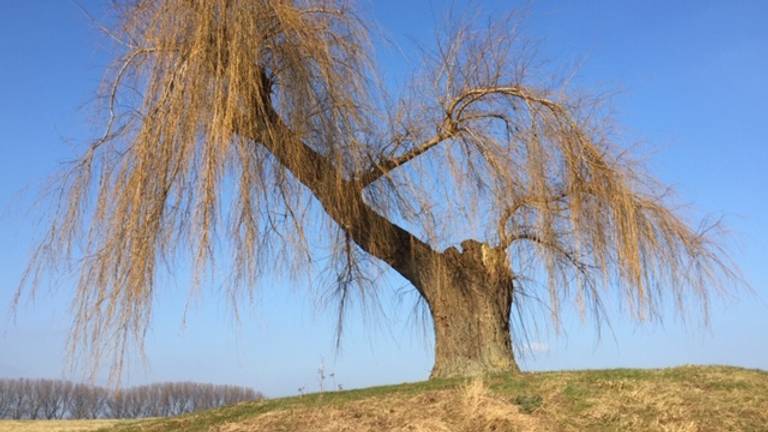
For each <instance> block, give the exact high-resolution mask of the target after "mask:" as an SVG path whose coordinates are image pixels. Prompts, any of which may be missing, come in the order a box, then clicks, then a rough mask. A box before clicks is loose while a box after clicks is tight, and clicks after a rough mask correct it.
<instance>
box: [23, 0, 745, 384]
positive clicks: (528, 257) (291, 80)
mask: <svg viewBox="0 0 768 432" xmlns="http://www.w3.org/2000/svg"><path fill="white" fill-rule="evenodd" d="M120 16H121V19H120V21H119V24H118V26H116V28H114V29H113V30H110V33H109V34H110V35H111V36H112V37H113V38H115V39H116V40H119V41H120V44H121V47H122V48H121V52H120V55H119V58H118V59H117V61H116V62H115V65H114V67H113V68H112V69H110V72H109V74H108V77H109V79H108V81H107V83H106V85H105V86H104V88H105V92H104V95H105V100H106V110H105V127H106V130H105V132H104V133H103V135H102V136H101V137H100V138H99V139H97V140H95V141H94V142H93V143H92V144H91V145H90V146H89V147H88V148H87V149H86V150H85V151H84V154H82V156H81V157H80V158H79V159H78V160H77V161H76V162H75V163H73V164H72V165H71V167H70V169H69V171H67V173H66V175H65V176H63V177H62V180H61V183H60V184H61V185H62V193H61V195H60V197H61V198H60V200H59V205H58V213H57V214H56V217H55V218H54V220H53V223H52V225H51V227H50V231H49V234H48V236H47V237H46V238H45V240H44V241H43V242H42V243H41V245H40V247H39V249H38V252H37V254H36V255H35V257H34V259H33V260H32V266H31V267H30V273H29V277H30V278H31V279H35V278H36V276H37V275H40V274H41V273H42V272H43V271H45V270H46V269H48V268H49V267H50V266H51V265H54V266H55V265H57V264H58V263H61V262H62V261H68V260H76V261H75V262H76V263H77V265H78V266H79V267H78V269H79V275H80V276H79V283H78V285H77V289H76V294H75V298H74V310H75V317H76V319H75V326H74V330H73V337H72V343H73V346H75V347H85V346H87V347H89V348H90V352H92V353H93V354H94V355H95V357H96V358H101V357H102V356H106V355H110V354H111V355H113V356H114V358H115V359H116V365H117V367H118V368H119V367H120V366H121V365H122V362H123V358H124V354H125V353H126V350H127V349H128V347H129V344H130V343H131V342H136V343H138V344H141V341H142V339H143V335H144V333H145V332H146V328H147V327H146V326H147V323H148V322H149V318H150V315H151V307H152V298H153V293H154V292H155V290H156V289H158V288H161V287H158V283H157V278H158V276H157V274H158V267H159V265H160V263H162V262H164V261H166V260H168V261H170V262H173V260H174V259H176V258H177V257H179V256H180V255H186V256H187V257H188V258H189V259H190V260H191V262H192V263H193V264H194V269H195V275H196V276H194V277H193V279H194V281H199V279H200V276H201V275H202V274H204V273H206V271H207V269H210V268H211V267H212V265H213V259H214V257H216V256H219V255H221V254H222V253H226V254H229V253H231V254H232V256H231V257H230V256H228V255H227V257H226V258H225V259H223V261H224V262H225V263H227V264H228V268H229V272H228V283H227V286H228V287H230V288H229V289H230V290H231V291H230V293H231V294H232V295H233V296H237V295H238V293H241V292H243V293H247V292H249V291H250V290H252V289H255V288H256V287H258V286H259V280H260V277H261V276H263V274H264V272H265V270H267V269H274V268H290V269H294V271H295V270H296V269H298V270H302V269H310V268H314V266H316V265H317V263H318V262H323V263H327V265H328V269H329V270H330V271H332V274H333V275H335V276H334V277H333V278H332V283H333V288H334V291H335V293H336V295H337V299H338V301H339V306H340V310H341V311H342V312H343V310H344V308H345V307H346V305H347V304H348V303H349V302H350V301H352V300H353V298H354V297H353V296H358V295H362V296H365V295H369V294H371V293H374V294H375V292H376V290H378V289H380V284H378V282H379V280H380V279H379V277H380V275H381V271H380V270H382V269H384V270H394V272H397V273H398V274H399V275H400V276H402V277H403V278H405V279H406V280H407V281H408V282H410V284H411V285H412V286H413V288H414V289H415V292H417V293H418V297H419V298H420V299H421V301H423V304H424V305H426V307H427V310H428V312H429V314H430V316H431V318H432V323H433V326H434V334H435V364H434V368H433V370H432V377H447V376H456V375H467V374H476V373H482V372H488V371H502V370H504V371H518V367H517V364H516V362H515V358H514V355H513V341H512V338H511V332H510V325H511V324H510V321H511V319H512V318H513V313H515V312H516V311H522V310H525V308H526V307H528V306H529V304H527V301H529V299H530V298H531V297H538V298H540V299H543V300H545V301H546V305H547V309H548V310H549V314H551V318H552V319H553V320H554V322H555V323H557V322H558V318H559V316H560V313H561V309H562V308H561V306H560V304H561V302H562V301H563V300H565V299H567V300H570V301H573V302H576V304H578V305H579V307H580V308H581V309H582V310H586V311H590V310H593V311H596V312H597V313H598V314H599V311H600V309H601V307H602V306H601V304H602V302H603V298H604V297H605V295H606V294H607V293H611V292H617V293H618V298H620V299H622V300H623V302H624V303H625V304H626V307H627V310H629V311H631V313H632V316H633V317H634V318H637V319H647V318H652V317H655V316H657V314H658V313H659V311H660V308H661V306H662V305H663V304H664V302H663V300H665V299H666V300H672V301H673V302H674V304H675V305H676V306H678V307H680V308H682V307H683V306H685V305H686V304H688V303H690V302H692V301H694V302H696V303H697V304H701V305H703V306H704V307H705V310H706V305H707V299H708V296H709V295H710V294H711V293H712V292H713V290H718V289H721V288H722V287H724V286H725V285H724V283H725V282H727V281H728V280H730V279H732V278H733V277H734V273H733V271H732V269H731V267H730V266H729V265H725V264H724V255H723V253H722V251H721V250H720V248H719V247H718V245H717V244H716V243H715V242H713V241H711V239H710V237H709V235H708V234H707V233H708V232H709V231H708V230H707V229H704V230H697V229H694V228H692V227H691V226H690V225H688V224H687V223H686V222H685V221H684V220H683V219H682V218H681V217H680V216H679V215H678V214H676V213H675V212H674V211H673V210H672V209H671V207H670V206H669V204H666V203H665V202H666V200H667V198H666V197H665V194H666V193H665V192H664V193H662V192H661V191H666V189H665V188H663V187H660V186H659V185H658V184H657V183H656V182H654V180H653V179H652V178H651V177H649V176H648V175H647V174H645V173H644V171H643V169H642V166H640V165H639V164H637V163H635V162H633V161H632V160H630V159H628V158H627V155H626V152H625V151H624V150H623V147H621V146H620V143H618V142H617V141H618V140H617V139H616V137H615V136H614V134H613V133H612V130H611V128H610V126H609V122H608V121H607V119H606V117H605V115H604V110H602V109H601V108H600V107H599V104H596V103H595V100H594V99H591V98H588V97H583V96H574V95H573V94H572V93H571V92H569V91H567V90H566V89H564V88H563V86H559V85H558V86H555V85H552V84H551V82H550V81H549V80H546V79H542V78H541V74H540V72H539V71H537V70H536V68H534V67H533V62H532V60H531V56H530V55H529V50H528V49H527V45H526V43H525V42H524V40H523V39H522V38H521V37H520V35H518V33H517V27H516V26H515V25H514V21H510V20H501V21H499V22H498V23H496V24H491V25H486V26H483V27H476V26H472V25H457V26H454V27H452V29H451V30H450V31H448V32H446V33H445V34H441V35H440V36H439V38H438V39H439V43H438V44H437V47H436V48H435V49H434V50H433V51H432V52H425V53H424V56H423V59H421V61H420V62H419V66H418V70H417V71H415V72H414V74H413V79H412V81H411V82H409V83H407V84H406V85H405V86H404V87H403V89H402V91H399V92H398V95H397V96H396V97H391V96H388V95H387V94H386V93H385V91H384V90H383V88H384V87H385V86H383V85H381V84H380V82H381V81H380V80H379V79H378V78H376V77H379V76H380V75H379V74H378V73H377V70H376V69H375V62H374V61H373V57H374V54H375V53H374V50H373V49H372V46H373V44H372V43H371V42H370V34H369V32H368V30H367V27H366V23H365V22H364V21H363V20H362V19H361V18H360V16H359V15H356V14H355V11H354V9H352V8H351V7H350V6H349V5H347V4H346V3H344V2H342V1H332V0H328V1H308V0H307V1H302V0H296V1H290V0H269V1H267V0H261V1H256V0H206V1H188V0H163V1H160V0H139V1H134V2H129V3H127V4H124V5H122V6H121V9H120ZM318 216H320V217H318ZM328 250H331V251H332V252H333V253H332V254H331V256H332V259H330V260H322V259H319V258H317V257H316V255H318V253H322V254H325V255H327V251H328ZM318 251H321V252H318ZM279 264H287V265H283V266H280V265H279ZM194 281H193V282H194ZM536 292H538V294H535V293H536ZM548 319H549V318H548Z"/></svg>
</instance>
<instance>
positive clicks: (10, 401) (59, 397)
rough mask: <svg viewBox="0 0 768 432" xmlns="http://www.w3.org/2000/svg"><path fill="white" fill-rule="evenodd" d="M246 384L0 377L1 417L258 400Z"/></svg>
mask: <svg viewBox="0 0 768 432" xmlns="http://www.w3.org/2000/svg"><path fill="white" fill-rule="evenodd" d="M262 398H263V396H262V395H261V393H258V392H256V391H254V390H253V389H250V388H247V387H239V386H230V385H213V384H198V383H187V382H184V383H158V384H150V385H144V386H138V387H131V388H127V389H122V390H120V391H110V390H107V389H105V388H103V387H97V386H92V385H87V384H76V383H72V382H70V381H63V380H50V379H24V378H21V379H0V419H3V418H5V419H17V420H18V419H65V418H71V419H95V418H140V417H168V416H176V415H180V414H184V413H188V412H192V411H198V410H204V409H211V408H218V407H221V406H224V405H231V404H235V403H237V402H242V401H250V400H259V399H262Z"/></svg>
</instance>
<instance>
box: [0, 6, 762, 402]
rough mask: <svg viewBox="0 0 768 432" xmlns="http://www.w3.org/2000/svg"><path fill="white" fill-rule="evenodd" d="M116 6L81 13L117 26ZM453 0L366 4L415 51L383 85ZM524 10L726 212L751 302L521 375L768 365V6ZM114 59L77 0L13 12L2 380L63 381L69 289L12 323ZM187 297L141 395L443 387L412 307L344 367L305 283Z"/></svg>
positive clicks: (162, 321) (624, 335) (348, 348)
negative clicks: (56, 196)
mask: <svg viewBox="0 0 768 432" xmlns="http://www.w3.org/2000/svg"><path fill="white" fill-rule="evenodd" d="M101 3H106V2H97V1H95V0H94V1H84V2H83V4H84V5H85V7H86V8H87V9H89V10H90V11H91V12H92V13H93V15H95V16H96V17H105V16H106V15H105V11H104V10H103V9H102V7H103V6H102V5H101ZM450 3H456V4H457V6H456V7H457V9H458V10H460V11H466V10H467V7H466V6H464V5H463V4H464V3H463V2H450V1H439V0H432V1H420V0H415V1H414V0H410V1H407V2H406V1H402V0H396V1H387V2H383V1H382V2H378V1H377V2H374V1H373V0H365V1H364V2H363V3H362V5H361V7H362V9H363V10H364V11H365V14H366V15H369V16H371V17H373V18H374V19H375V20H376V22H377V24H378V28H379V31H381V32H383V33H385V34H386V35H387V36H388V37H390V38H391V39H392V41H393V42H394V43H395V44H397V45H398V46H399V47H400V48H401V49H402V52H401V53H400V54H398V53H397V52H396V50H394V49H391V48H390V49H389V50H387V52H386V53H383V54H382V56H381V57H382V59H384V60H385V62H384V64H382V67H383V69H384V73H385V75H386V74H392V76H403V74H405V73H407V71H408V69H407V68H408V62H409V61H411V62H412V61H413V59H408V56H409V55H411V54H412V53H414V52H415V50H414V47H415V44H416V43H418V44H420V45H422V46H426V47H429V46H430V44H431V43H432V41H433V38H432V32H433V28H434V25H435V23H438V22H441V20H442V19H441V17H442V16H443V14H444V11H445V10H446V8H447V7H448V5H450ZM508 3H512V2H507V1H501V0H499V1H491V0H487V1H477V2H474V6H473V7H471V10H473V11H476V10H480V11H481V13H490V14H493V13H498V12H499V11H502V10H504V8H505V7H506V6H505V5H506V4H508ZM528 14H529V17H528V19H527V21H526V24H525V28H526V30H527V32H528V35H529V36H531V37H532V38H535V39H537V40H540V41H541V57H542V58H543V59H545V60H547V61H549V62H550V63H551V64H552V65H553V66H562V67H564V68H565V69H568V68H569V67H571V66H573V65H574V64H579V65H580V67H579V72H578V76H577V78H576V83H577V86H578V87H580V88H583V89H596V90H600V91H611V92H615V93H616V96H615V97H614V98H613V107H614V109H615V113H616V117H617V118H618V119H619V122H620V123H621V125H622V126H623V127H624V132H625V136H627V137H629V138H630V141H631V142H635V141H639V142H642V143H644V147H643V149H644V153H643V155H644V156H646V158H647V160H648V164H649V166H650V169H651V171H652V172H653V173H655V174H656V175H657V176H658V177H659V178H660V179H662V181H664V182H665V183H668V184H671V185H673V186H675V188H676V189H677V191H678V192H679V196H680V197H681V200H682V201H683V202H684V203H690V204H691V205H692V208H694V209H695V211H691V214H693V215H698V216H701V215H715V216H724V217H725V221H726V223H727V225H728V226H729V228H730V230H731V237H730V239H729V240H728V243H727V245H728V247H729V250H730V251H731V255H732V257H733V259H734V260H735V261H736V262H737V263H738V264H739V265H740V266H741V269H742V271H743V273H744V276H745V278H746V280H747V281H748V282H749V284H750V285H751V286H752V287H753V289H754V291H755V294H754V295H750V294H746V293H742V294H740V295H737V296H736V297H733V298H725V299H724V298H717V299H715V301H714V303H713V305H712V316H711V325H710V327H709V328H704V327H702V326H701V324H700V320H697V319H695V318H694V319H692V320H689V321H687V322H685V323H683V322H681V321H680V320H678V319H675V318H674V316H673V315H672V314H668V315H667V318H666V320H665V322H664V325H663V326H661V325H656V324H653V325H638V324H637V323H634V322H631V321H629V320H628V319H627V318H626V317H624V316H623V313H622V311H621V310H619V309H618V308H612V309H611V312H612V313H611V315H610V319H611V323H612V326H613V334H611V333H610V332H609V331H605V332H604V334H603V337H602V340H601V341H599V342H598V340H597V337H596V334H595V332H594V330H593V328H592V326H591V324H590V323H581V322H579V320H578V319H577V318H576V317H573V316H570V315H568V316H566V323H565V324H566V325H565V333H564V334H561V335H560V336H556V335H553V334H551V333H550V332H548V331H546V330H545V331H542V332H541V333H540V334H538V335H535V336H534V339H535V341H536V343H535V344H534V346H535V348H536V350H535V351H536V352H535V353H528V354H526V355H523V356H522V358H521V363H522V366H523V368H524V369H526V370H550V369H581V368H605V367H660V366H673V365H680V364H689V363H697V364H707V363H718V364H731V365H739V366H746V367H757V368H762V369H768V336H767V335H766V330H767V329H768V259H767V258H768V192H767V191H766V190H767V189H768V174H767V173H766V169H767V168H768V150H767V149H766V145H767V144H768V116H767V114H768V27H766V26H765V22H766V19H767V18H768V3H765V2H759V1H751V2H747V1H731V2H716V1H679V2H666V1H646V2H615V1H592V2H558V1H554V0H551V1H538V2H530V4H529V6H528ZM108 46H109V43H107V42H106V41H105V39H104V37H103V36H102V35H101V34H100V33H99V31H98V30H96V29H95V28H94V27H93V26H92V25H91V23H90V22H89V20H88V19H87V18H86V17H85V16H84V15H83V14H82V12H81V11H80V10H79V9H78V8H77V6H75V4H74V3H71V2H68V1H60V0H37V1H22V0H5V1H3V2H2V3H0V95H1V96H2V99H0V146H1V148H2V153H0V154H2V158H0V307H2V309H0V311H1V312H0V314H1V315H0V377H3V376H29V377H62V376H64V375H63V373H64V368H63V362H64V359H65V352H64V339H65V336H66V333H67V328H68V325H69V319H70V315H69V310H68V302H69V300H70V298H71V291H70V290H71V287H70V285H69V284H68V283H66V281H64V282H63V283H62V284H61V286H59V287H58V289H56V290H52V291H46V290H43V291H41V292H40V293H39V295H38V296H37V298H36V299H35V301H34V302H31V301H25V302H24V303H23V304H22V306H21V307H20V309H19V311H18V315H17V317H16V319H15V321H14V320H12V319H11V318H10V317H9V316H8V314H7V312H6V311H7V305H8V304H9V302H10V300H11V297H12V294H13V292H14V290H15V287H16V284H17V282H18V280H19V277H20V275H21V272H22V271H23V268H24V265H25V261H26V259H27V257H28V255H29V252H30V250H31V248H32V246H33V239H34V238H38V236H39V233H40V226H41V225H40V224H39V220H40V213H39V212H37V211H36V210H35V208H34V206H33V204H34V198H35V193H36V192H37V191H38V190H39V188H40V186H41V185H42V183H43V182H44V180H45V179H46V176H47V175H49V174H50V173H52V172H54V171H55V170H56V168H57V166H58V164H59V163H60V162H62V161H64V160H67V159H71V158H72V157H73V156H74V155H75V154H76V153H77V149H78V147H77V145H78V144H82V143H83V142H84V141H85V140H86V139H87V138H88V137H92V136H93V135H94V134H95V133H96V131H95V130H94V129H93V128H92V127H91V126H88V120H89V119H90V118H91V116H92V111H91V107H92V106H91V105H89V103H90V102H92V98H93V95H94V93H95V90H96V88H97V86H98V84H99V80H100V78H101V76H102V73H103V70H104V67H105V65H107V64H108V63H109V59H110V57H109V51H108V49H107V47H108ZM403 56H404V57H405V58H404V57H403ZM186 279H187V278H182V280H186ZM180 284H181V282H180V283H179V285H171V286H167V287H163V288H164V290H163V291H162V292H161V293H159V294H158V296H157V303H156V307H155V317H154V320H153V322H152V324H151V329H150V333H149V335H148V338H147V354H148V360H149V363H148V366H147V368H144V367H142V366H138V367H133V368H131V370H130V372H129V376H128V384H137V383H143V382H147V381H156V380H194V381H205V382H214V383H233V384H243V385H250V386H253V387H255V388H256V389H258V390H261V391H264V392H266V393H267V394H268V395H284V394H291V393H295V392H296V391H297V389H298V388H299V387H306V388H307V389H309V390H314V389H317V386H318V383H317V369H318V367H319V366H320V365H321V363H322V364H324V365H325V367H326V369H327V370H329V371H333V372H335V374H336V382H337V383H340V384H342V385H343V386H344V387H345V388H351V387H360V386H367V385H372V384H379V383H395V382H402V381H413V380H419V379H424V378H426V377H427V375H428V373H429V369H430V367H431V363H432V348H431V334H430V333H431V331H430V330H429V329H428V330H427V332H426V333H424V332H423V331H422V330H421V329H420V328H419V327H418V326H414V325H412V323H410V322H409V321H408V318H409V315H408V313H409V310H410V306H411V304H410V303H409V302H408V300H409V299H408V298H406V299H405V300H404V301H402V302H400V303H398V298H397V297H396V296H395V295H394V294H392V295H388V296H385V297H384V299H383V302H384V306H385V309H384V312H385V313H386V316H385V317H380V318H378V319H369V320H363V319H362V318H361V315H360V313H359V311H358V312H357V313H355V314H353V315H352V316H351V317H350V319H349V321H348V327H347V328H348V332H347V334H346V338H345V340H344V343H343V346H342V349H341V351H340V352H338V353H337V352H336V351H335V349H334V344H333V331H334V320H333V314H332V313H331V311H327V310H324V309H323V308H321V307H319V306H318V303H317V299H316V298H315V297H313V296H311V295H308V293H307V292H306V291H305V290H303V289H302V288H301V287H293V286H290V285H289V284H288V283H286V282H284V281H280V280H274V281H271V280H266V281H264V284H263V286H262V289H261V290H260V295H259V296H258V298H257V299H256V301H255V302H254V304H253V305H252V307H249V308H248V311H247V312H246V313H245V314H244V315H243V317H242V318H243V319H242V322H241V323H240V324H239V325H236V324H235V323H233V321H232V319H231V317H230V315H229V313H228V310H229V309H228V305H227V303H226V301H225V300H224V299H223V298H221V297H220V296H217V295H216V294H215V293H214V292H206V293H205V294H204V295H203V297H202V298H200V299H199V300H197V301H196V302H195V303H194V304H193V306H192V308H191V310H190V312H189V315H188V324H187V326H186V327H182V325H181V319H182V315H183V312H184V306H185V300H186V289H185V288H184V287H183V286H180ZM392 284H393V285H394V286H395V287H397V286H400V285H404V284H405V282H404V281H401V280H395V279H393V280H392ZM391 291H394V290H391ZM69 377H72V378H77V376H71V375H70V376H69Z"/></svg>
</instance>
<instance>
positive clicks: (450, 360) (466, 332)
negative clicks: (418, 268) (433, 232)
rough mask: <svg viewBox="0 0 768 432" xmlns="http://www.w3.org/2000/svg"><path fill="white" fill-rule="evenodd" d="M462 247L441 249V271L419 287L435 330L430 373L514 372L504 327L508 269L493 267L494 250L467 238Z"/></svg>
mask: <svg viewBox="0 0 768 432" xmlns="http://www.w3.org/2000/svg"><path fill="white" fill-rule="evenodd" d="M462 246H464V252H463V253H461V254H458V253H457V252H456V251H455V250H453V249H451V250H449V251H448V252H446V253H445V254H443V256H444V258H445V259H444V262H445V263H446V264H445V265H446V270H445V271H440V272H438V275H437V276H436V277H433V278H432V279H431V280H432V284H434V286H431V287H425V289H424V292H426V293H428V298H427V300H428V303H429V306H430V311H431V312H432V318H433V322H434V329H435V365H434V367H433V369H432V374H431V378H445V377H452V376H471V375H479V374H485V373H492V372H503V371H507V372H513V373H516V372H519V368H518V367H517V363H516V362H515V358H514V354H513V352H512V341H511V335H510V332H509V318H510V308H511V305H512V293H513V279H512V276H511V273H510V272H509V271H508V270H506V267H505V266H503V265H501V266H499V264H501V263H500V262H499V259H500V258H499V256H498V253H499V251H495V250H493V249H490V248H488V247H487V246H485V245H480V244H479V243H477V242H473V241H469V242H464V243H463V244H462ZM494 255H495V256H494Z"/></svg>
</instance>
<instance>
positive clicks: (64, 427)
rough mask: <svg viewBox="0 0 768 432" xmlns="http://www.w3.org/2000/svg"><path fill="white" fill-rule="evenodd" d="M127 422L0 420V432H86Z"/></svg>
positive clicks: (126, 421)
mask: <svg viewBox="0 0 768 432" xmlns="http://www.w3.org/2000/svg"><path fill="white" fill-rule="evenodd" d="M128 422H130V421H129V420H0V432H86V431H95V430H98V429H102V428H106V427H109V426H114V425H116V424H120V423H123V424H124V423H128Z"/></svg>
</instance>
